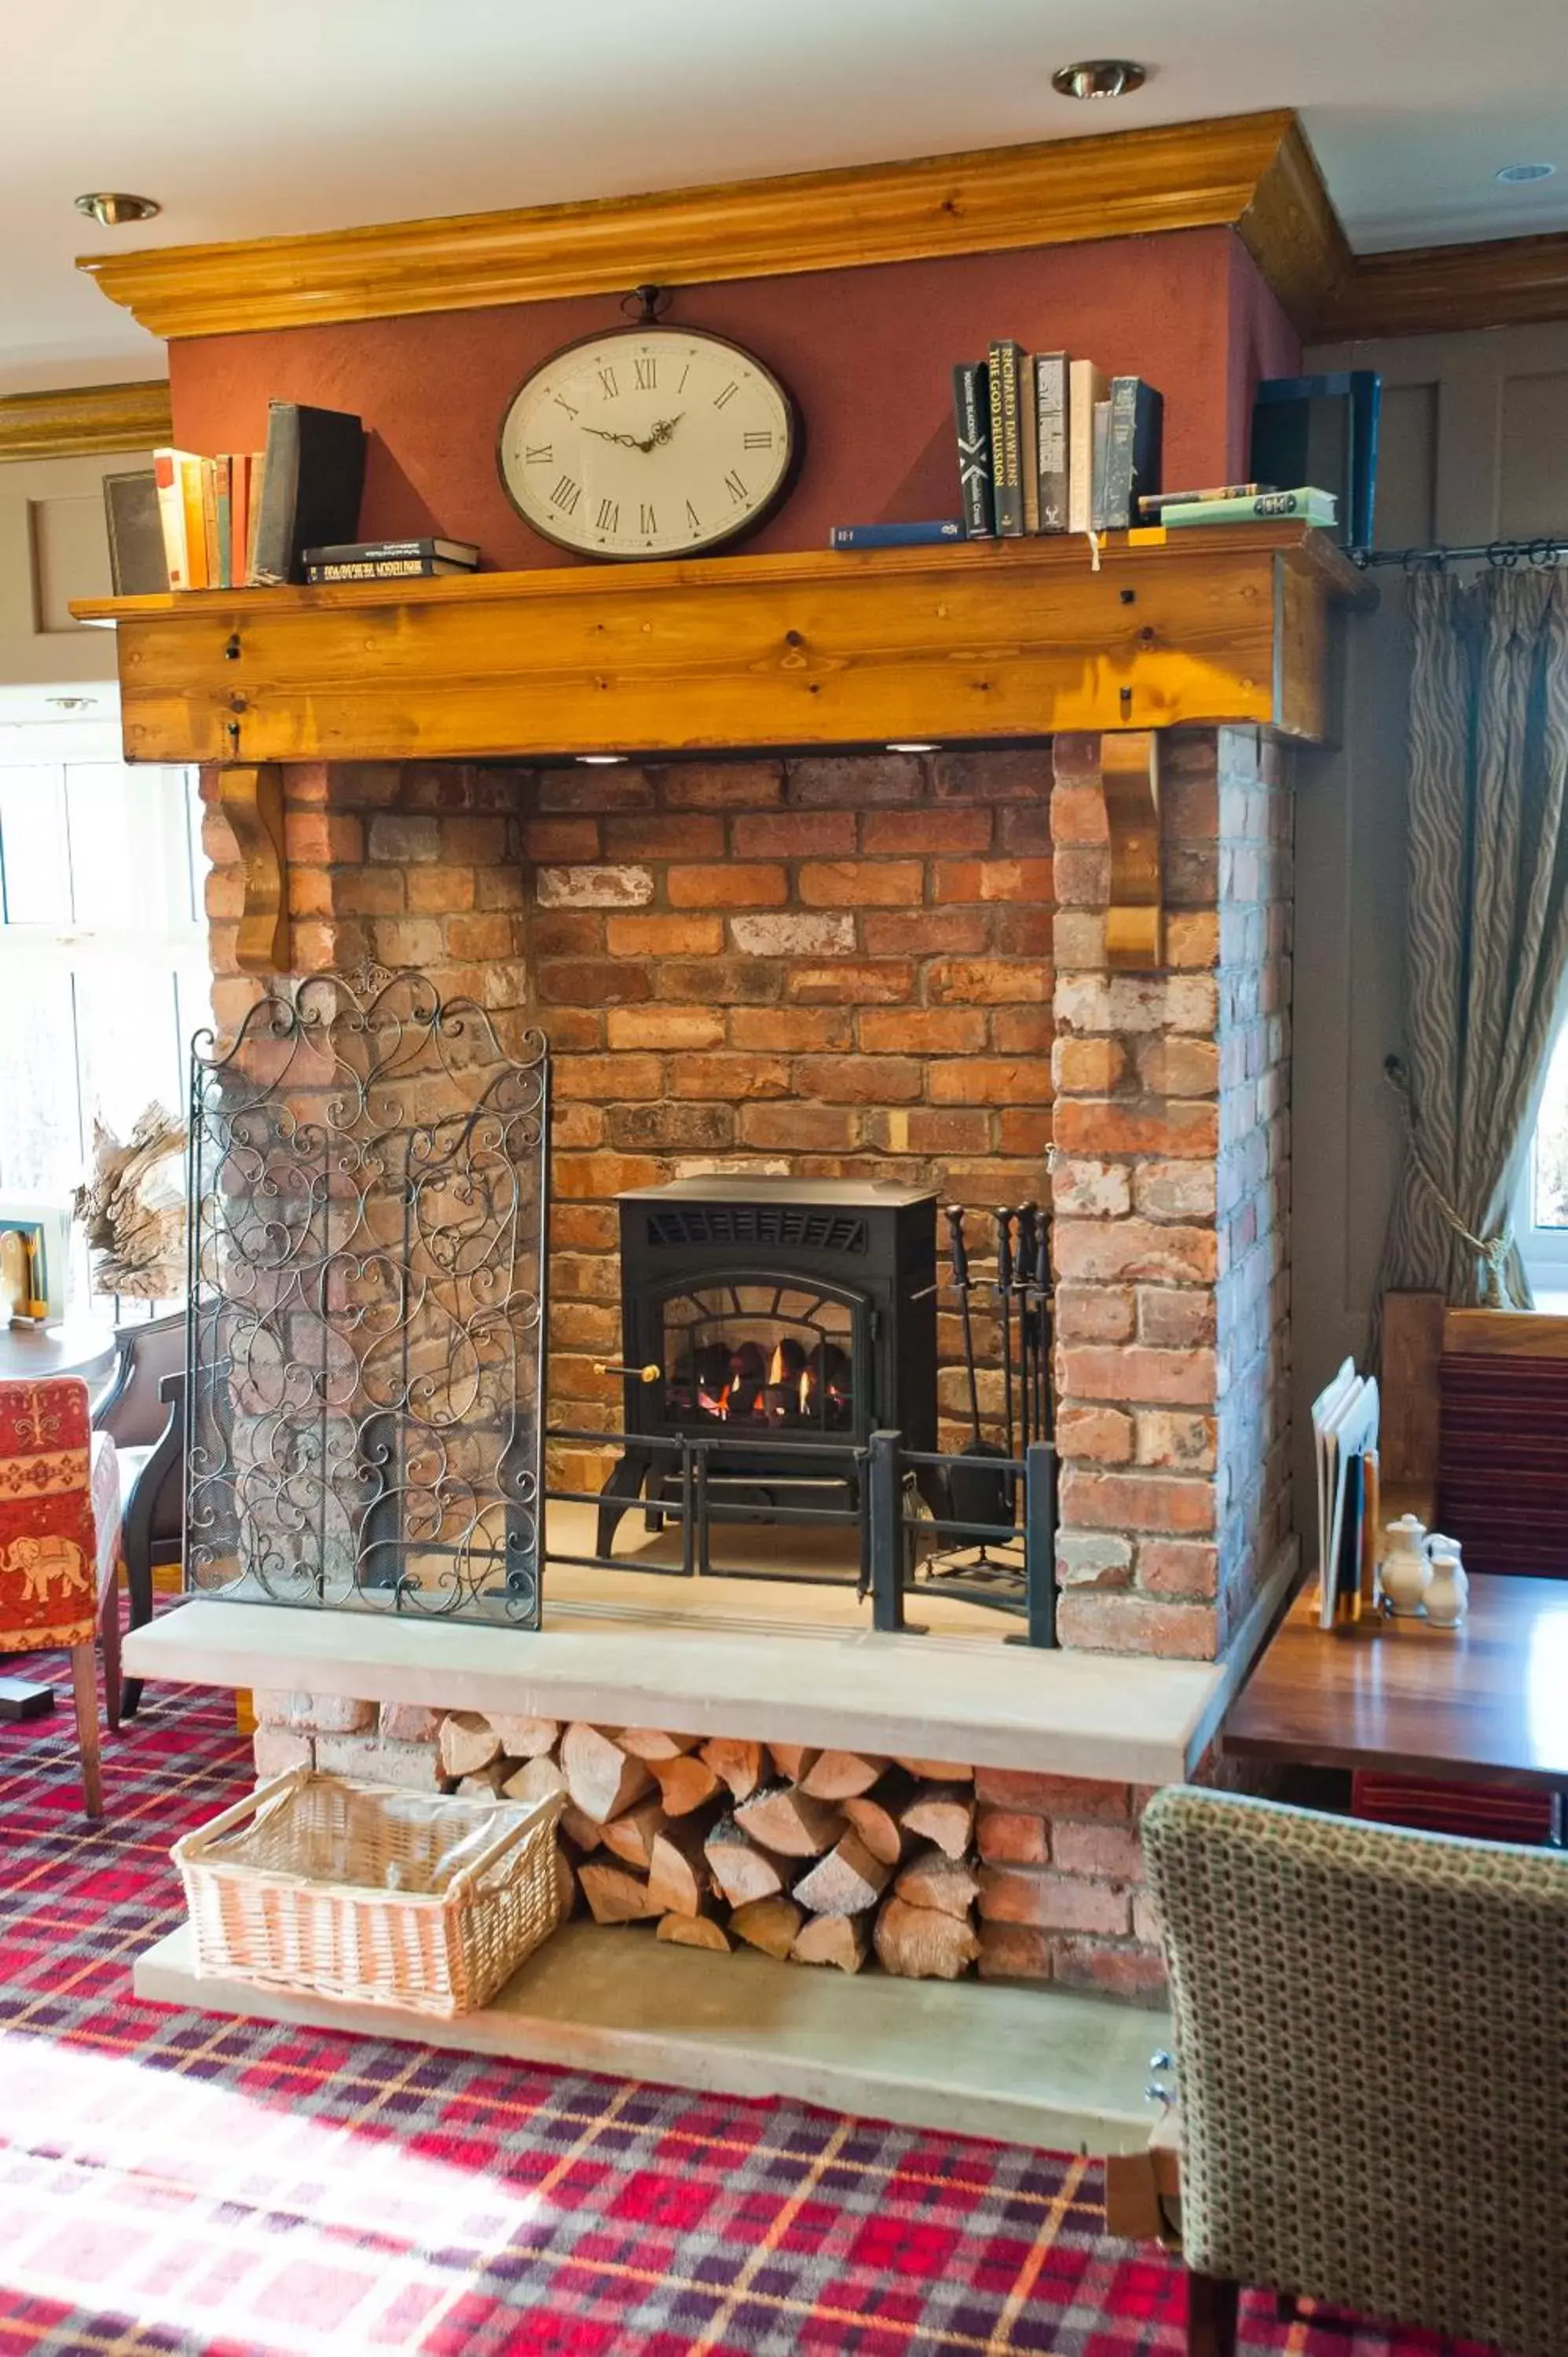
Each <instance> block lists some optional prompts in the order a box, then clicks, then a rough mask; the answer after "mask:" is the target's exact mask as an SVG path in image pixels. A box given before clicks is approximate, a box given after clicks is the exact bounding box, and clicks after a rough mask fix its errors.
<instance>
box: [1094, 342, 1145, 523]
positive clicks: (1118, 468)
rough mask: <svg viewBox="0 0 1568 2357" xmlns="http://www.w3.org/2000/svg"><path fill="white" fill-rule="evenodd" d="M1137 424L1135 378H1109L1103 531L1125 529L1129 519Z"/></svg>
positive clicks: (1129, 521) (1131, 508)
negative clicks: (1109, 403)
mask: <svg viewBox="0 0 1568 2357" xmlns="http://www.w3.org/2000/svg"><path fill="white" fill-rule="evenodd" d="M1137 425H1138V380H1137V378H1136V377H1135V376H1116V377H1112V380H1111V421H1110V425H1109V426H1108V427H1107V429H1106V432H1107V439H1106V444H1105V489H1104V493H1103V496H1102V499H1101V510H1100V515H1099V518H1098V522H1099V524H1100V528H1101V531H1103V532H1125V531H1126V529H1127V527H1128V525H1129V524H1130V523H1131V522H1132V521H1133V436H1134V434H1135V433H1136V431H1137Z"/></svg>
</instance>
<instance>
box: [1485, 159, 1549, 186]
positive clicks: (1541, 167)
mask: <svg viewBox="0 0 1568 2357" xmlns="http://www.w3.org/2000/svg"><path fill="white" fill-rule="evenodd" d="M1556 169H1557V167H1556V165H1555V164H1505V165H1504V166H1503V168H1502V170H1501V171H1500V172H1494V173H1493V175H1492V178H1493V179H1494V180H1498V181H1500V182H1501V183H1502V186H1503V187H1504V188H1523V187H1524V185H1525V183H1526V181H1527V180H1550V179H1551V178H1552V174H1553V172H1555V171H1556Z"/></svg>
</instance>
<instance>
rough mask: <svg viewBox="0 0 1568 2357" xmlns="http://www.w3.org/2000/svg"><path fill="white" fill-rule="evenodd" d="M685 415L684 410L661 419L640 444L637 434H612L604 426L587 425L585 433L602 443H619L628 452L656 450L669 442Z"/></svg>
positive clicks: (584, 429)
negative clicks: (661, 444)
mask: <svg viewBox="0 0 1568 2357" xmlns="http://www.w3.org/2000/svg"><path fill="white" fill-rule="evenodd" d="M685 414H686V413H685V411H684V410H683V409H682V410H680V411H678V412H677V414H675V415H674V416H673V417H661V418H660V420H659V422H658V424H657V425H655V426H654V428H653V430H652V432H651V433H650V435H649V436H648V439H647V441H646V442H639V440H638V438H637V436H636V435H635V434H612V433H610V432H609V431H608V429H607V427H606V426H603V425H585V427H584V428H583V431H584V433H585V434H592V435H593V436H595V437H596V440H598V441H600V442H618V443H619V444H620V445H621V447H623V448H624V449H627V450H656V449H657V448H658V447H659V446H660V443H663V442H668V441H669V439H670V437H671V435H672V434H673V433H674V431H675V428H676V427H677V425H680V423H681V420H682V417H684V415H685Z"/></svg>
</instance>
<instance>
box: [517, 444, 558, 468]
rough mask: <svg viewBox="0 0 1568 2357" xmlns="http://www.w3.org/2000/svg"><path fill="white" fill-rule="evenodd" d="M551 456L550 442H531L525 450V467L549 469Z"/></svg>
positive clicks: (523, 456) (523, 458) (523, 454)
mask: <svg viewBox="0 0 1568 2357" xmlns="http://www.w3.org/2000/svg"><path fill="white" fill-rule="evenodd" d="M551 456H552V452H551V447H550V445H549V443H548V442H530V443H528V444H527V445H526V446H525V447H524V449H523V453H522V461H523V464H524V466H525V467H548V466H549V464H550V460H551Z"/></svg>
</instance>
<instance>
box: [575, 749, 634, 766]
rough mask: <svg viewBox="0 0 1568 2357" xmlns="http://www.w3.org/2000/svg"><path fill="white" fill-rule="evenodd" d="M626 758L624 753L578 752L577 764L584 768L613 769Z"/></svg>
mask: <svg viewBox="0 0 1568 2357" xmlns="http://www.w3.org/2000/svg"><path fill="white" fill-rule="evenodd" d="M625 759H626V755H625V754H624V753H579V754H578V756H577V762H578V766H579V768H581V769H585V770H614V769H617V768H618V767H619V765H620V764H621V762H623V761H624V760H625Z"/></svg>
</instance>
